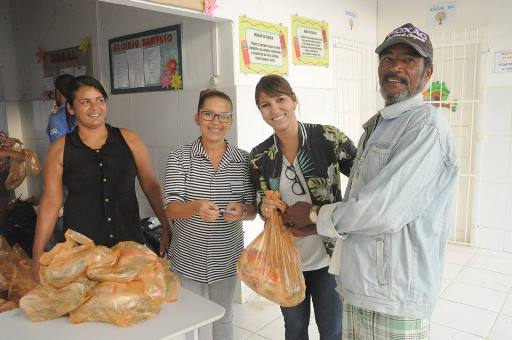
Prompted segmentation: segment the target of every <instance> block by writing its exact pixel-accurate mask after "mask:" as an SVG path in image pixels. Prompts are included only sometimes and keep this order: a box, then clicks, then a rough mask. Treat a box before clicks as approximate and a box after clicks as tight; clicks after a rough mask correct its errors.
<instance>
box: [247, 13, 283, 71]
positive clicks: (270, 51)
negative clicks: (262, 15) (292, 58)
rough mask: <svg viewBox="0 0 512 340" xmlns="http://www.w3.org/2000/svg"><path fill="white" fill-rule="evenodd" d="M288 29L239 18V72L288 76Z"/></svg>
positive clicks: (278, 25)
mask: <svg viewBox="0 0 512 340" xmlns="http://www.w3.org/2000/svg"><path fill="white" fill-rule="evenodd" d="M287 40H288V28H287V27H286V26H283V25H280V24H273V23H269V22H265V21H261V20H255V19H250V18H247V17H240V72H242V73H261V74H269V73H276V74H280V75H287V74H288V49H287V46H288V42H287Z"/></svg>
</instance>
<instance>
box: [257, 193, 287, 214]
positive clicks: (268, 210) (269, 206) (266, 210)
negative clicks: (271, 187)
mask: <svg viewBox="0 0 512 340" xmlns="http://www.w3.org/2000/svg"><path fill="white" fill-rule="evenodd" d="M281 202H282V201H281V200H279V199H272V198H267V197H263V200H262V202H261V214H262V215H263V217H265V218H270V215H271V214H272V211H273V210H275V209H277V208H279V207H280V206H281Z"/></svg>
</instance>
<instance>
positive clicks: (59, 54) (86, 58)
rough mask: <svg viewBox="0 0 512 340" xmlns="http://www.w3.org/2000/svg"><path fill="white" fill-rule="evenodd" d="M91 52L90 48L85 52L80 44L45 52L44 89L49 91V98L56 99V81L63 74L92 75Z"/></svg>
mask: <svg viewBox="0 0 512 340" xmlns="http://www.w3.org/2000/svg"><path fill="white" fill-rule="evenodd" d="M91 54H92V53H91V51H90V49H88V50H87V51H86V52H85V53H84V52H83V51H81V50H80V47H79V46H74V47H68V48H63V49H59V50H54V51H46V52H45V55H44V62H43V76H44V90H45V91H46V92H47V93H48V99H54V92H53V90H54V83H55V79H57V77H58V76H60V75H62V74H70V75H72V76H75V77H78V76H82V75H89V76H92V58H91Z"/></svg>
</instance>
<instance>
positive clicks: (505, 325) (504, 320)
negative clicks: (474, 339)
mask: <svg viewBox="0 0 512 340" xmlns="http://www.w3.org/2000/svg"><path fill="white" fill-rule="evenodd" d="M510 338H512V317H510V316H505V315H500V316H499V317H498V320H496V324H495V325H494V327H493V329H492V332H491V335H490V336H489V340H510Z"/></svg>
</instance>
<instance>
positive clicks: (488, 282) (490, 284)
mask: <svg viewBox="0 0 512 340" xmlns="http://www.w3.org/2000/svg"><path fill="white" fill-rule="evenodd" d="M455 281H456V282H462V283H467V284H470V285H473V286H478V287H483V288H488V289H492V290H496V291H500V292H503V293H507V292H508V291H509V290H510V288H512V275H511V274H502V273H497V272H493V271H489V270H485V269H477V268H471V267H466V268H464V270H463V271H462V272H461V273H460V274H459V275H458V276H457V278H456V279H455Z"/></svg>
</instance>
